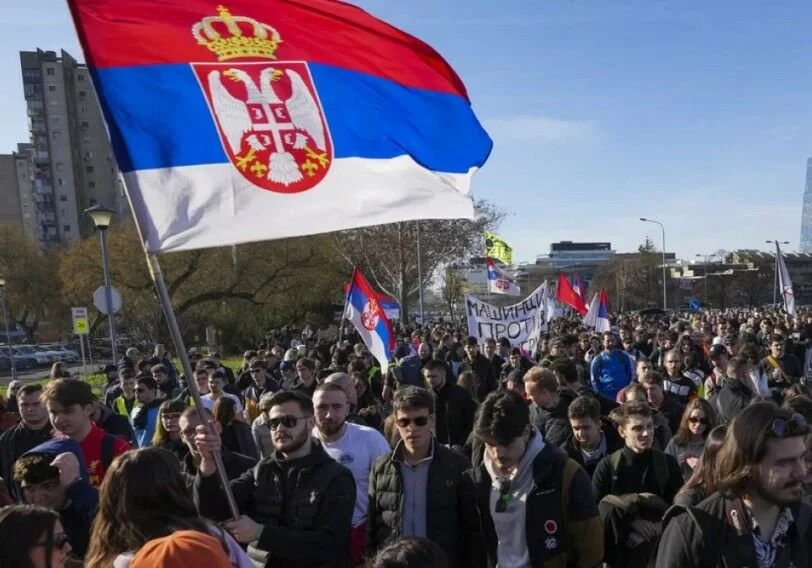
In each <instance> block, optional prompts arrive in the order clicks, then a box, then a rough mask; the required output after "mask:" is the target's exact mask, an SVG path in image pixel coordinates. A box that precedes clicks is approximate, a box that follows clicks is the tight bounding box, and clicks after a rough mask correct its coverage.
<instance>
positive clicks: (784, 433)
mask: <svg viewBox="0 0 812 568" xmlns="http://www.w3.org/2000/svg"><path fill="white" fill-rule="evenodd" d="M806 433H807V432H806V419H804V417H803V416H801V415H800V414H793V415H792V418H790V419H788V420H784V419H783V418H776V419H775V420H773V423H772V424H771V425H770V429H769V430H768V431H767V435H768V436H773V437H775V438H789V437H792V436H800V435H802V434H806Z"/></svg>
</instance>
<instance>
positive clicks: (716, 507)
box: [657, 402, 812, 568]
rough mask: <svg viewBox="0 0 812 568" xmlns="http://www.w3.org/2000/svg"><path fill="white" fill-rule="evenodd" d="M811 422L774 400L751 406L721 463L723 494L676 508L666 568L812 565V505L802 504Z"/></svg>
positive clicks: (664, 548) (663, 550)
mask: <svg viewBox="0 0 812 568" xmlns="http://www.w3.org/2000/svg"><path fill="white" fill-rule="evenodd" d="M808 433H809V427H808V426H807V424H806V420H804V418H803V417H802V416H801V415H800V414H794V413H793V412H792V411H791V410H789V409H780V408H778V407H777V406H776V405H774V404H773V403H771V402H758V403H755V404H752V405H750V406H748V407H747V408H745V409H744V410H743V411H742V412H741V413H740V414H739V415H738V416H736V418H735V419H734V420H733V421H732V422H731V423H730V425H729V426H728V430H727V434H726V436H725V441H724V444H723V446H722V449H721V450H720V451H719V454H718V455H717V457H716V468H717V471H716V475H717V481H716V489H717V492H716V493H714V494H713V495H711V496H710V497H709V498H708V499H706V500H705V501H703V502H702V503H700V504H699V505H697V506H696V507H692V508H690V509H689V510H688V512H687V514H686V513H681V511H679V510H672V511H671V512H670V513H669V515H668V517H669V518H670V519H671V520H670V522H668V523H667V525H666V527H665V531H664V533H663V537H662V540H661V541H660V546H659V550H658V554H657V566H658V567H661V568H672V567H673V568H676V567H680V568H686V567H688V568H690V567H697V568H699V567H702V568H705V567H714V566H717V567H722V566H772V567H775V568H789V567H791V566H794V567H798V568H800V567H802V566H810V565H812V523H810V517H812V506H810V505H809V504H808V503H806V502H804V501H802V495H803V480H804V475H805V473H806V463H805V455H806V441H805V437H806V436H807V435H808Z"/></svg>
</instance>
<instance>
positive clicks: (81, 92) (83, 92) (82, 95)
mask: <svg viewBox="0 0 812 568" xmlns="http://www.w3.org/2000/svg"><path fill="white" fill-rule="evenodd" d="M85 95H87V91H79V96H80V97H84V96H85Z"/></svg>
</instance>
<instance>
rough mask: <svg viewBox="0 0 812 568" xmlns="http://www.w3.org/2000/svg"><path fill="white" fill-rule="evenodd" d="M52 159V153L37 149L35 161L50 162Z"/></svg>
mask: <svg viewBox="0 0 812 568" xmlns="http://www.w3.org/2000/svg"><path fill="white" fill-rule="evenodd" d="M50 159H51V155H50V154H49V153H48V152H46V151H44V150H37V151H36V152H34V162H39V163H42V162H48V161H49V160H50Z"/></svg>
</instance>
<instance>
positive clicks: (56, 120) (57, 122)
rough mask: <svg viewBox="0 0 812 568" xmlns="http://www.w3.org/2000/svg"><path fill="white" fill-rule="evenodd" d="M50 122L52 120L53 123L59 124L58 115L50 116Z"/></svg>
mask: <svg viewBox="0 0 812 568" xmlns="http://www.w3.org/2000/svg"><path fill="white" fill-rule="evenodd" d="M51 122H53V123H54V124H59V117H58V116H52V117H51Z"/></svg>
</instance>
